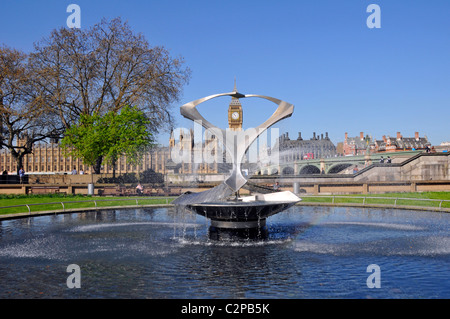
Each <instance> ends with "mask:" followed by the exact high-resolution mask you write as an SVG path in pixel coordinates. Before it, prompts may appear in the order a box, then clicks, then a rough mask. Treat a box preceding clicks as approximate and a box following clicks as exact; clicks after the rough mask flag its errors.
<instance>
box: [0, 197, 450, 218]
mask: <svg viewBox="0 0 450 319" xmlns="http://www.w3.org/2000/svg"><path fill="white" fill-rule="evenodd" d="M300 197H301V198H302V200H303V202H304V203H332V201H334V203H336V204H338V203H343V204H346V203H348V204H352V203H356V204H362V203H363V202H364V203H365V204H383V205H397V206H424V207H439V205H441V207H443V208H450V192H424V193H386V194H365V195H335V196H334V199H333V196H332V195H328V196H325V195H318V196H310V195H308V196H307V195H304V196H302V195H300ZM364 198H365V199H364ZM399 198H406V199H399ZM409 198H411V199H409ZM119 199H120V201H119ZM173 199H174V198H166V197H136V196H134V197H97V196H95V197H92V196H82V195H60V194H54V195H0V207H3V206H15V205H25V204H28V205H29V207H30V210H31V212H38V211H53V210H61V209H62V208H63V207H62V204H61V202H63V203H64V208H65V209H74V208H87V207H95V203H94V202H93V200H96V201H97V207H111V206H126V205H136V200H138V204H139V205H158V204H166V203H170V202H172V200H173ZM413 199H434V200H438V201H417V200H413ZM440 200H448V201H449V202H442V203H441V202H440ZM69 202H76V203H69ZM41 203H45V205H32V204H41ZM49 203H53V204H49ZM12 213H28V207H26V206H21V207H9V208H0V215H4V214H12Z"/></svg>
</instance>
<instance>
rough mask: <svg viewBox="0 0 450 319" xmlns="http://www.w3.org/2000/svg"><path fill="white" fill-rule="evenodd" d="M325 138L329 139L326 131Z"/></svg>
mask: <svg viewBox="0 0 450 319" xmlns="http://www.w3.org/2000/svg"><path fill="white" fill-rule="evenodd" d="M325 139H326V140H329V139H330V138H329V137H328V132H325Z"/></svg>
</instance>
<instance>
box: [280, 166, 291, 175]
mask: <svg viewBox="0 0 450 319" xmlns="http://www.w3.org/2000/svg"><path fill="white" fill-rule="evenodd" d="M281 173H282V175H294V169H293V168H292V167H290V166H286V167H285V168H283V170H282V171H281Z"/></svg>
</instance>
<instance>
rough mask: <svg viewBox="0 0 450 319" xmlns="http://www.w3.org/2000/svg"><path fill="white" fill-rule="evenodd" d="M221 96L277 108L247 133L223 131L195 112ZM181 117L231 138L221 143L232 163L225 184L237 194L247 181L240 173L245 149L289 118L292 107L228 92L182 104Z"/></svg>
mask: <svg viewBox="0 0 450 319" xmlns="http://www.w3.org/2000/svg"><path fill="white" fill-rule="evenodd" d="M221 96H232V97H236V98H248V97H257V98H262V99H266V100H269V101H271V102H273V103H275V104H277V105H278V108H277V109H276V110H275V112H274V113H273V114H272V115H271V116H270V117H269V119H267V120H266V121H265V122H264V123H262V124H261V125H259V126H258V127H256V129H252V130H248V131H225V130H223V129H221V128H218V127H216V126H214V125H213V124H211V123H210V122H208V121H207V120H206V119H205V118H204V117H203V116H202V115H201V114H200V113H199V112H198V110H197V108H196V106H197V105H199V104H201V103H203V102H206V101H208V100H211V99H214V98H217V97H221ZM180 112H181V115H183V116H184V117H185V118H187V119H190V120H192V121H195V122H200V123H201V125H202V126H203V127H204V128H205V129H208V130H210V131H211V133H212V134H215V135H216V136H222V137H224V136H227V138H229V137H231V138H232V139H233V143H230V141H229V140H228V141H226V143H223V141H222V143H223V144H224V145H225V149H226V150H227V152H228V153H229V154H230V155H231V158H232V161H233V163H232V164H233V170H232V172H231V176H230V177H229V178H228V179H227V180H225V182H224V183H225V184H226V185H228V186H229V187H230V188H231V189H232V190H233V191H234V192H237V191H238V190H239V189H240V188H241V187H242V186H244V185H245V184H246V183H247V179H246V178H244V176H242V172H241V164H242V159H243V157H244V155H245V153H246V152H247V149H248V148H249V147H250V145H251V144H252V143H253V142H254V141H255V140H256V139H257V138H258V136H259V135H261V134H262V133H263V132H264V131H265V130H267V129H268V128H269V127H270V126H272V125H273V124H275V123H277V122H279V121H281V120H282V119H285V118H287V117H290V116H291V115H292V113H293V112H294V105H293V104H290V103H287V102H285V101H282V100H279V99H276V98H273V97H270V96H264V95H256V94H246V95H244V94H241V93H238V92H230V93H221V94H215V95H210V96H207V97H204V98H201V99H198V100H195V101H192V102H189V103H186V104H184V105H183V106H181V108H180ZM238 141H246V142H247V141H248V143H242V142H241V143H239V142H238Z"/></svg>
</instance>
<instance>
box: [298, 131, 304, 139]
mask: <svg viewBox="0 0 450 319" xmlns="http://www.w3.org/2000/svg"><path fill="white" fill-rule="evenodd" d="M297 140H299V141H302V140H303V139H302V132H298V138H297Z"/></svg>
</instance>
